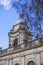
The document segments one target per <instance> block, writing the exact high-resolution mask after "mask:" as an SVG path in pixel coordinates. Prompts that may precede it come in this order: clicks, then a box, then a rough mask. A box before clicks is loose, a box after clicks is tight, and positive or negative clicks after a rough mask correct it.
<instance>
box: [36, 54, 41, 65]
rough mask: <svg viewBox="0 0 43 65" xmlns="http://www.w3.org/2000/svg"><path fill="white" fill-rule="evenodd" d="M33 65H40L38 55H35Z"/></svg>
mask: <svg viewBox="0 0 43 65" xmlns="http://www.w3.org/2000/svg"><path fill="white" fill-rule="evenodd" d="M35 64H36V65H41V63H40V53H37V54H35Z"/></svg>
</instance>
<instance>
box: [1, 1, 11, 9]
mask: <svg viewBox="0 0 43 65" xmlns="http://www.w3.org/2000/svg"><path fill="white" fill-rule="evenodd" d="M0 5H3V6H4V8H6V9H9V8H10V7H11V0H0Z"/></svg>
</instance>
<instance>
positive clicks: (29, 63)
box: [27, 61, 35, 65]
mask: <svg viewBox="0 0 43 65" xmlns="http://www.w3.org/2000/svg"><path fill="white" fill-rule="evenodd" d="M27 65H35V63H34V62H33V61H30V62H28V64H27Z"/></svg>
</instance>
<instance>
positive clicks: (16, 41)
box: [13, 38, 18, 46]
mask: <svg viewBox="0 0 43 65" xmlns="http://www.w3.org/2000/svg"><path fill="white" fill-rule="evenodd" d="M17 44H18V39H17V38H16V39H15V40H14V45H13V46H17Z"/></svg>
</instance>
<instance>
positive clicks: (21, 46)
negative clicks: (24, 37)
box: [0, 39, 43, 55]
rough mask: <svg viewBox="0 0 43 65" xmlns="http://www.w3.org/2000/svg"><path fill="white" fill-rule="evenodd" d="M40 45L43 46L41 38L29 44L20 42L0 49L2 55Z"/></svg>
mask: <svg viewBox="0 0 43 65" xmlns="http://www.w3.org/2000/svg"><path fill="white" fill-rule="evenodd" d="M40 46H43V40H42V41H40V39H37V40H33V41H30V42H29V43H28V45H27V46H26V45H25V44H20V45H17V46H15V47H12V48H7V49H4V50H0V55H3V54H9V53H12V52H16V51H21V50H25V49H32V48H36V47H40Z"/></svg>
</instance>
